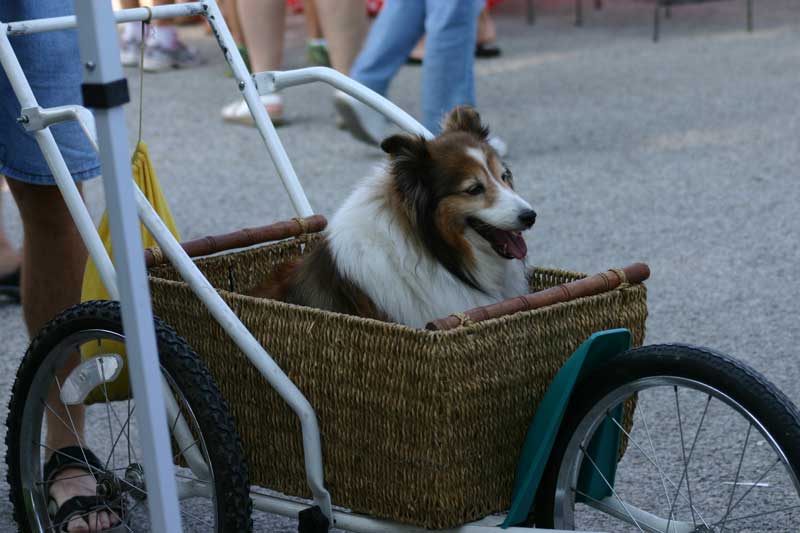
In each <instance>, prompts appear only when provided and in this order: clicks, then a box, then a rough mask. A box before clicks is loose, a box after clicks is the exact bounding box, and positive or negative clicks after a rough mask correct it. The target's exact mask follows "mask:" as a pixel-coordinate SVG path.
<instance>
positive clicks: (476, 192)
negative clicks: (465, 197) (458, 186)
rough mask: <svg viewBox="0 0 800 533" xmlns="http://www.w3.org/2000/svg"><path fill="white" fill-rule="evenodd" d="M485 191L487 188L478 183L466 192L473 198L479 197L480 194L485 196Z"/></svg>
mask: <svg viewBox="0 0 800 533" xmlns="http://www.w3.org/2000/svg"><path fill="white" fill-rule="evenodd" d="M485 190H486V188H485V187H484V186H483V184H482V183H476V184H475V185H473V186H472V187H470V188H469V189H467V190H466V191H465V192H466V193H467V194H469V195H472V196H478V195H479V194H483V192H484V191H485Z"/></svg>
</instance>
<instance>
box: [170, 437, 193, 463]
mask: <svg viewBox="0 0 800 533" xmlns="http://www.w3.org/2000/svg"><path fill="white" fill-rule="evenodd" d="M196 445H197V439H195V440H193V441H192V442H191V444H189V445H187V446H186V447H185V448H184V449H182V450H181V451H179V452H178V453H176V454H175V455H174V456H173V457H172V460H173V461H177V460H178V457H180V456H181V455H183V452H185V451H186V450H188V449H189V448H191V447H192V446H196Z"/></svg>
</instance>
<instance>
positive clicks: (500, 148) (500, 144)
mask: <svg viewBox="0 0 800 533" xmlns="http://www.w3.org/2000/svg"><path fill="white" fill-rule="evenodd" d="M486 142H487V143H489V146H491V147H492V148H494V151H495V152H497V155H499V156H500V157H505V156H506V155H508V145H507V144H506V142H505V141H504V140H503V139H501V138H500V137H498V136H497V135H491V136H489V138H488V139H486Z"/></svg>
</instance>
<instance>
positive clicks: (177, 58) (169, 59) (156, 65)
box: [144, 43, 203, 72]
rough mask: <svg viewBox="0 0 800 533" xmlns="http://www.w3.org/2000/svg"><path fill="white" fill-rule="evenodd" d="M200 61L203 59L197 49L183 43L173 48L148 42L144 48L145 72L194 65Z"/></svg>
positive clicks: (199, 63) (200, 62)
mask: <svg viewBox="0 0 800 533" xmlns="http://www.w3.org/2000/svg"><path fill="white" fill-rule="evenodd" d="M202 63H203V60H202V58H201V57H200V55H199V54H198V53H197V50H196V49H195V48H193V47H190V46H186V45H185V44H183V43H178V45H177V46H176V47H174V48H167V47H165V46H162V45H160V44H156V45H150V44H149V43H148V44H147V46H146V47H145V49H144V70H146V71H147V72H162V71H164V70H170V69H173V68H187V67H194V66H197V65H201V64H202Z"/></svg>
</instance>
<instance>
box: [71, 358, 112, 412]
mask: <svg viewBox="0 0 800 533" xmlns="http://www.w3.org/2000/svg"><path fill="white" fill-rule="evenodd" d="M122 366H123V363H122V357H120V356H119V354H115V353H109V354H103V355H98V356H97V357H92V358H91V359H88V360H86V361H84V362H83V363H81V364H79V365H78V366H76V367H75V368H74V369H73V370H72V372H70V374H69V376H67V379H65V380H64V383H63V384H62V385H61V401H62V403H64V405H80V404H82V403H83V402H84V400H86V397H87V396H89V393H90V392H92V391H93V390H94V389H96V388H97V387H98V386H100V385H102V384H103V383H111V382H112V381H114V380H115V379H117V376H119V373H120V371H122Z"/></svg>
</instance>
